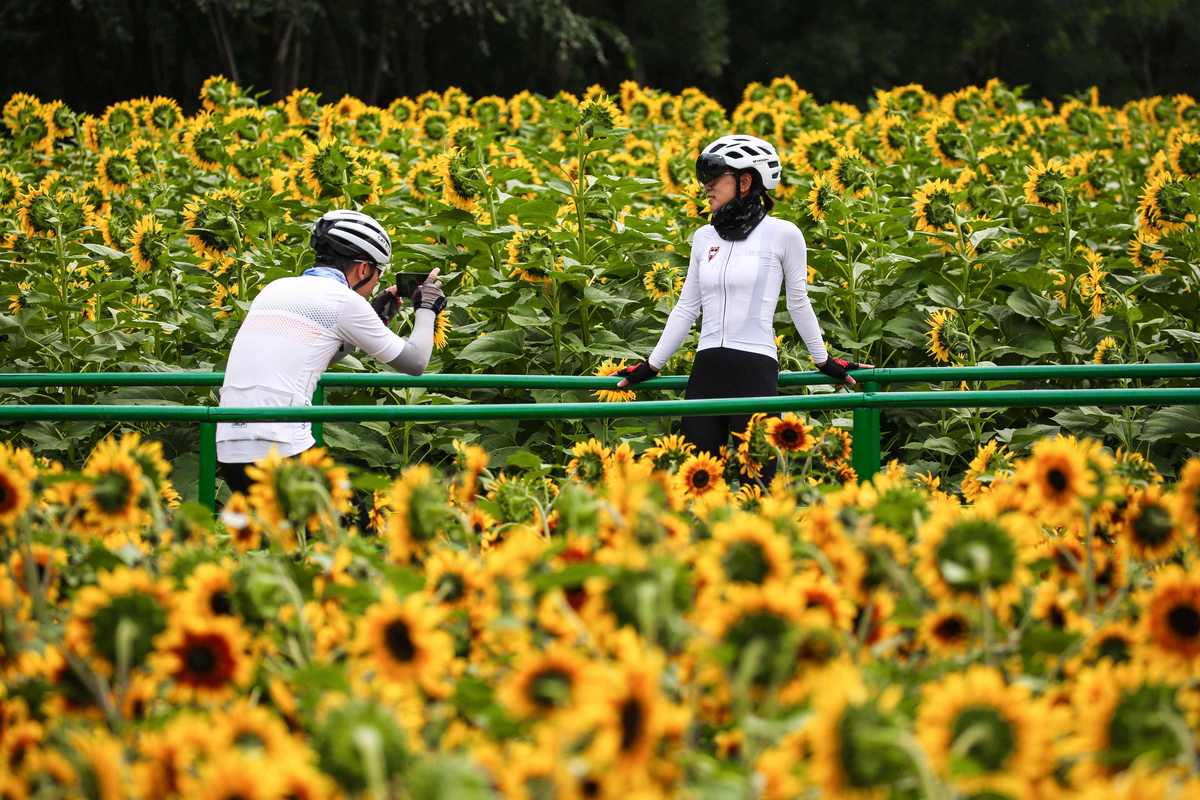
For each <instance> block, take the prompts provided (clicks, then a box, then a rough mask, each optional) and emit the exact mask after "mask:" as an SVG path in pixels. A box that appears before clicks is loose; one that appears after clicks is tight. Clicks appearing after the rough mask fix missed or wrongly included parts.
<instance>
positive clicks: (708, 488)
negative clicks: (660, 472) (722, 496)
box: [678, 453, 725, 499]
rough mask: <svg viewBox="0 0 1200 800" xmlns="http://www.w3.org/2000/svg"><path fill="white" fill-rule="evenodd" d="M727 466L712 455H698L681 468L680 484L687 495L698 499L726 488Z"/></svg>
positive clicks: (690, 458)
mask: <svg viewBox="0 0 1200 800" xmlns="http://www.w3.org/2000/svg"><path fill="white" fill-rule="evenodd" d="M724 473H725V466H724V464H723V463H722V461H721V460H718V459H716V458H714V457H713V456H712V455H711V454H710V453H696V454H695V455H693V456H690V457H689V458H688V459H687V460H686V461H684V462H683V463H682V464H681V465H680V466H679V472H678V476H679V482H680V485H681V486H682V488H683V491H684V493H685V494H687V495H688V496H689V497H691V498H693V499H696V498H700V497H703V496H704V495H706V494H708V493H710V492H718V493H720V491H721V490H722V489H724V487H725V478H724Z"/></svg>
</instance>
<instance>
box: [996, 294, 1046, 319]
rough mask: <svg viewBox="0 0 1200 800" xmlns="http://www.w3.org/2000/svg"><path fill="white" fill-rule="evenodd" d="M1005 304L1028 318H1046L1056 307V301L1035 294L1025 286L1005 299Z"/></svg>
mask: <svg viewBox="0 0 1200 800" xmlns="http://www.w3.org/2000/svg"><path fill="white" fill-rule="evenodd" d="M1004 302H1005V305H1007V306H1008V307H1009V308H1011V309H1012V310H1013V311H1015V312H1017V313H1018V314H1020V315H1021V316H1023V317H1025V318H1026V319H1039V320H1040V319H1044V318H1045V317H1047V316H1049V315H1050V312H1051V311H1052V310H1053V309H1054V303H1052V302H1051V301H1050V300H1048V299H1046V298H1045V297H1040V296H1038V295H1035V294H1033V293H1032V292H1030V291H1029V290H1028V289H1026V288H1025V287H1024V286H1022V287H1021V288H1019V289H1017V290H1016V291H1015V292H1013V293H1012V294H1010V295H1009V296H1008V297H1007V298H1006V299H1005V301H1004Z"/></svg>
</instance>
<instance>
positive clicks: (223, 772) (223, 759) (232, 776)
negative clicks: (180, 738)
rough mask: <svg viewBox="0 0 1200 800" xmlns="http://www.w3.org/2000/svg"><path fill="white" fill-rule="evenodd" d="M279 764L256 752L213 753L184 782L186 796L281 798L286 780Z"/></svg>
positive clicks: (235, 799)
mask: <svg viewBox="0 0 1200 800" xmlns="http://www.w3.org/2000/svg"><path fill="white" fill-rule="evenodd" d="M278 767H279V764H278V763H276V762H274V760H268V759H266V758H265V757H264V756H262V755H259V754H256V753H245V752H241V751H238V750H228V751H225V752H217V753H214V754H213V756H212V758H211V759H210V760H208V761H207V762H205V763H204V764H203V766H201V767H200V768H199V769H198V770H197V771H196V775H195V777H189V778H188V779H187V780H186V781H185V782H184V784H183V796H184V797H192V798H196V800H279V798H282V797H283V782H282V780H281V776H280V774H279V771H278Z"/></svg>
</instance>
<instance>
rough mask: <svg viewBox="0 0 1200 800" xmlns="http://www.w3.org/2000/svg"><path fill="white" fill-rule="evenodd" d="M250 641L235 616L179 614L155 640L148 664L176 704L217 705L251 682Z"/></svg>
mask: <svg viewBox="0 0 1200 800" xmlns="http://www.w3.org/2000/svg"><path fill="white" fill-rule="evenodd" d="M249 646H250V636H249V635H248V634H247V633H246V632H245V630H243V628H242V626H241V624H240V623H239V622H238V620H237V619H235V618H233V617H207V618H205V617H195V616H192V615H190V614H177V615H176V616H175V617H174V618H172V619H171V621H170V623H169V625H168V627H167V629H166V631H165V632H163V633H162V634H160V635H159V636H158V638H157V639H156V640H155V648H156V651H157V652H156V653H155V654H154V655H153V656H152V657H151V663H152V664H153V666H154V667H155V671H156V673H157V674H158V675H159V677H161V678H162V679H164V680H166V681H168V682H169V684H170V687H171V689H170V694H171V696H172V697H173V698H174V699H175V700H176V701H177V702H196V703H211V702H220V701H222V700H224V699H226V698H227V697H229V696H231V695H232V694H234V693H235V692H236V691H237V690H238V689H240V688H241V687H244V686H245V685H246V684H247V683H249V681H250V679H251V677H252V676H253V673H254V662H253V660H252V659H251V657H250V655H249V653H248V649H249Z"/></svg>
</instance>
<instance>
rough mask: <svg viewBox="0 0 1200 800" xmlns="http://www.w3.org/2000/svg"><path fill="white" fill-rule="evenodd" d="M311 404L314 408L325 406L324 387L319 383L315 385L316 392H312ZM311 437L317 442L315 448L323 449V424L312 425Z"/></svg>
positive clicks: (315, 423)
mask: <svg viewBox="0 0 1200 800" xmlns="http://www.w3.org/2000/svg"><path fill="white" fill-rule="evenodd" d="M312 404H313V405H314V406H323V405H325V387H324V386H322V385H321V384H319V383H318V384H317V388H316V391H314V392H313V396H312ZM312 435H313V439H315V440H316V442H317V447H324V446H325V423H324V422H314V423H313V424H312Z"/></svg>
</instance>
